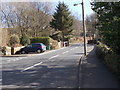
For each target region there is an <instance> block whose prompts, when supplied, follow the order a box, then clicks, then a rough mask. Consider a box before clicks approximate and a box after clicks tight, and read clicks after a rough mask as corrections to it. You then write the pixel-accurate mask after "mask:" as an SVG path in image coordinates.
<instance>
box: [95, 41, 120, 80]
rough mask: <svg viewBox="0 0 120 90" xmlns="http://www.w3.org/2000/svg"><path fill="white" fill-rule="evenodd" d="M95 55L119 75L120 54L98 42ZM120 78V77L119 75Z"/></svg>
mask: <svg viewBox="0 0 120 90" xmlns="http://www.w3.org/2000/svg"><path fill="white" fill-rule="evenodd" d="M96 56H97V57H98V58H100V59H101V60H103V62H104V63H105V64H106V65H107V66H108V67H109V68H111V69H112V70H113V72H115V73H116V74H118V76H120V56H119V55H116V54H115V53H114V52H113V51H111V50H110V49H108V48H107V47H106V46H105V45H103V44H101V43H100V44H99V45H97V47H96ZM119 78H120V77H119Z"/></svg>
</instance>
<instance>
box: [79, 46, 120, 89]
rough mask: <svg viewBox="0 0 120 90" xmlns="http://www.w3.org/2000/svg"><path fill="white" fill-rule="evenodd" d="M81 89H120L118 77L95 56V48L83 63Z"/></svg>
mask: <svg viewBox="0 0 120 90" xmlns="http://www.w3.org/2000/svg"><path fill="white" fill-rule="evenodd" d="M80 88H117V89H118V88H119V89H120V83H119V81H118V78H117V76H116V75H115V74H114V73H113V72H112V71H111V70H110V69H108V67H106V66H105V64H103V63H102V61H101V60H99V59H98V58H97V57H96V55H95V48H94V49H93V50H92V51H91V52H90V53H89V54H88V55H87V57H86V58H85V59H83V60H82V61H81V67H80Z"/></svg>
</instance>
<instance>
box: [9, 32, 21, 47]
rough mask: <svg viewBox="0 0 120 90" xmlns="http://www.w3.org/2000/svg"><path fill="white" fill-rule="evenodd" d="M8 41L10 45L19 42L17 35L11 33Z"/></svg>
mask: <svg viewBox="0 0 120 90" xmlns="http://www.w3.org/2000/svg"><path fill="white" fill-rule="evenodd" d="M9 43H10V45H11V46H13V47H14V46H15V45H16V44H20V39H19V37H18V35H15V34H14V35H11V36H10V40H9Z"/></svg>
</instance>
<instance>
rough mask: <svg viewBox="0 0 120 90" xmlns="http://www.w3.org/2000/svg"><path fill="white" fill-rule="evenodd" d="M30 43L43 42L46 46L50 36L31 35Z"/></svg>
mask: <svg viewBox="0 0 120 90" xmlns="http://www.w3.org/2000/svg"><path fill="white" fill-rule="evenodd" d="M30 41H31V43H43V44H45V45H46V46H49V45H50V38H49V37H32V38H30Z"/></svg>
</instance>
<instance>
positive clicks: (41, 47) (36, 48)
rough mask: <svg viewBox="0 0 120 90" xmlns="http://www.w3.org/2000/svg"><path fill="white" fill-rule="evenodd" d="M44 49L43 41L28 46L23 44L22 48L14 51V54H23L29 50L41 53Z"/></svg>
mask: <svg viewBox="0 0 120 90" xmlns="http://www.w3.org/2000/svg"><path fill="white" fill-rule="evenodd" d="M44 51H46V46H45V45H44V44H43V43H33V44H29V45H28V46H25V47H24V48H21V49H20V50H19V51H18V52H16V54H18V53H21V54H25V53H29V52H37V53H41V52H44Z"/></svg>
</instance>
